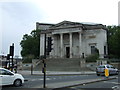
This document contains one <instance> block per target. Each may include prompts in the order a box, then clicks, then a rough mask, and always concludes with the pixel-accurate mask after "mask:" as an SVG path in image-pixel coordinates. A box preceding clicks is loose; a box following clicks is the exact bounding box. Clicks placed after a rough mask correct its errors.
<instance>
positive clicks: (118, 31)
mask: <svg viewBox="0 0 120 90" xmlns="http://www.w3.org/2000/svg"><path fill="white" fill-rule="evenodd" d="M107 28H108V54H109V55H110V56H112V57H114V58H120V56H119V53H120V40H119V38H120V26H108V27H107Z"/></svg>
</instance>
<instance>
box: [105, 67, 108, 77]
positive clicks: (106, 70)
mask: <svg viewBox="0 0 120 90" xmlns="http://www.w3.org/2000/svg"><path fill="white" fill-rule="evenodd" d="M105 77H106V78H108V77H109V70H108V69H107V68H106V69H105Z"/></svg>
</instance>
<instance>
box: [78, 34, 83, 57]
mask: <svg viewBox="0 0 120 90" xmlns="http://www.w3.org/2000/svg"><path fill="white" fill-rule="evenodd" d="M79 56H80V58H81V56H82V36H81V32H79Z"/></svg>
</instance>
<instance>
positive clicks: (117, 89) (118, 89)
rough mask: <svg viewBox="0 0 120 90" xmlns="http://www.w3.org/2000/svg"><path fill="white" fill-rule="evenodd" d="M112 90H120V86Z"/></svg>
mask: <svg viewBox="0 0 120 90" xmlns="http://www.w3.org/2000/svg"><path fill="white" fill-rule="evenodd" d="M112 89H113V90H120V86H113V87H112Z"/></svg>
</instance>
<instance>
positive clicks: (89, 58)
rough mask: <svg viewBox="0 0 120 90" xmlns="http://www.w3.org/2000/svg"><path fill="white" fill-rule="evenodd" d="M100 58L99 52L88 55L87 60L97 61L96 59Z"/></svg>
mask: <svg viewBox="0 0 120 90" xmlns="http://www.w3.org/2000/svg"><path fill="white" fill-rule="evenodd" d="M98 59H99V55H98V54H92V55H89V56H88V57H86V62H96V60H98Z"/></svg>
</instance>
